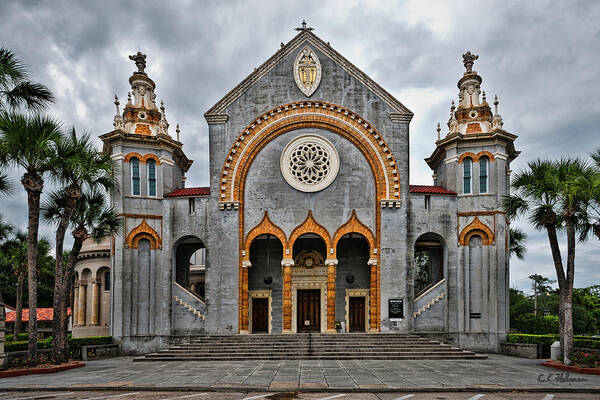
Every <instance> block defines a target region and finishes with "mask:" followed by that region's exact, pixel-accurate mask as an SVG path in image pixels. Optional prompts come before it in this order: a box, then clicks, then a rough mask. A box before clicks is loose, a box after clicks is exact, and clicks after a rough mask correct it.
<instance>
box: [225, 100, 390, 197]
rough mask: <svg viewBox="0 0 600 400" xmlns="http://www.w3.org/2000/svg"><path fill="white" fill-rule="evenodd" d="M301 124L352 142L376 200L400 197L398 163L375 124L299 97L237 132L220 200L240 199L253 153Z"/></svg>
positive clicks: (228, 160)
mask: <svg viewBox="0 0 600 400" xmlns="http://www.w3.org/2000/svg"><path fill="white" fill-rule="evenodd" d="M302 128H318V129H326V130H329V131H332V132H334V133H337V134H339V135H340V136H342V137H344V138H346V139H347V140H349V141H350V142H352V143H353V144H354V145H355V146H356V147H357V148H358V149H359V150H360V151H361V153H362V154H363V155H364V156H365V158H366V159H367V162H368V163H369V165H370V166H371V170H372V172H373V175H374V178H375V184H376V192H377V197H378V200H380V199H390V200H399V199H400V191H399V185H400V182H399V176H398V170H397V165H398V164H397V163H396V160H395V159H394V156H393V154H392V153H391V152H390V150H389V146H388V145H387V143H386V141H385V140H384V139H383V138H382V137H381V135H380V134H379V133H378V132H377V131H376V130H375V128H374V127H373V126H372V125H370V124H369V123H368V122H366V121H365V120H364V119H363V118H362V117H360V116H359V115H357V114H355V113H353V112H351V111H350V110H348V109H346V108H342V107H340V106H338V105H335V104H331V103H325V102H311V101H301V102H296V103H290V104H286V105H282V106H279V107H277V108H274V109H272V110H271V111H268V112H267V113H265V114H263V115H262V116H260V117H259V118H257V119H256V120H255V121H253V122H252V123H251V124H250V125H248V127H247V128H246V129H245V130H244V131H243V132H242V133H241V134H240V135H239V136H238V138H237V139H236V141H235V142H234V143H233V145H232V146H231V149H230V151H229V153H228V156H227V158H226V159H225V162H224V164H223V169H222V171H221V180H220V182H221V190H220V200H221V201H230V202H233V201H241V200H242V199H243V197H244V196H243V194H244V185H245V180H246V175H247V173H248V170H249V169H250V166H251V165H252V162H253V161H254V158H255V157H256V155H257V154H258V153H259V152H260V151H261V150H262V148H264V146H266V145H267V144H268V143H269V142H270V141H272V140H273V139H275V138H276V137H278V136H279V135H281V134H283V133H286V132H289V131H293V130H297V129H302Z"/></svg>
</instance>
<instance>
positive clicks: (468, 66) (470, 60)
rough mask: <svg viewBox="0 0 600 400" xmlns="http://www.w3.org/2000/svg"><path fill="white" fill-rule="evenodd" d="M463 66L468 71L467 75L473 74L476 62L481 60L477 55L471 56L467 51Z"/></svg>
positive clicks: (464, 55)
mask: <svg viewBox="0 0 600 400" xmlns="http://www.w3.org/2000/svg"><path fill="white" fill-rule="evenodd" d="M462 57H463V64H464V65H465V68H466V69H467V73H471V72H473V64H474V63H475V60H477V59H478V58H479V56H478V55H477V54H471V52H470V51H467V52H466V53H465V54H463V56H462Z"/></svg>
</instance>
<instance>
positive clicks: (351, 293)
mask: <svg viewBox="0 0 600 400" xmlns="http://www.w3.org/2000/svg"><path fill="white" fill-rule="evenodd" d="M350 297H364V298H365V332H366V331H368V330H369V321H370V320H371V315H370V312H369V311H370V308H371V307H370V302H371V301H370V300H371V299H370V296H369V289H346V298H345V303H344V304H345V309H346V332H349V331H350Z"/></svg>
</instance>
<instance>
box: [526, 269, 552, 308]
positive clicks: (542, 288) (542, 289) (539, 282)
mask: <svg viewBox="0 0 600 400" xmlns="http://www.w3.org/2000/svg"><path fill="white" fill-rule="evenodd" d="M529 279H531V281H532V282H531V286H532V288H533V314H534V315H537V310H538V295H540V294H545V293H548V292H549V291H550V290H551V287H550V284H552V283H554V282H556V281H552V280H550V279H548V278H546V277H544V276H542V275H539V274H533V275H529Z"/></svg>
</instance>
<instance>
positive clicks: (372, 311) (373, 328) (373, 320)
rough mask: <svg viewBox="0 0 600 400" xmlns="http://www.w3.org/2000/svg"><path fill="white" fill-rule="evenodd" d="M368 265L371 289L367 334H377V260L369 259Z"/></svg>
mask: <svg viewBox="0 0 600 400" xmlns="http://www.w3.org/2000/svg"><path fill="white" fill-rule="evenodd" d="M369 265H370V266H371V288H370V297H371V300H370V302H369V317H370V318H369V332H378V329H377V319H378V318H377V317H378V311H377V303H378V296H379V292H378V290H377V288H378V286H379V285H378V284H377V283H378V280H379V276H378V273H377V272H378V266H377V259H375V258H371V259H370V260H369Z"/></svg>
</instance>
